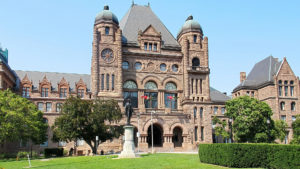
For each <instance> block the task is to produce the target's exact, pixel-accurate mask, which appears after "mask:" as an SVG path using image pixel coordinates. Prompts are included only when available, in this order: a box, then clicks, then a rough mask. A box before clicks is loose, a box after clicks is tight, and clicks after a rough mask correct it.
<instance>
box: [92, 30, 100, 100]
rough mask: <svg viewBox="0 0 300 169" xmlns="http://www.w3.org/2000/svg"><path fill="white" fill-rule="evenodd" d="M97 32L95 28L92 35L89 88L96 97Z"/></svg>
mask: <svg viewBox="0 0 300 169" xmlns="http://www.w3.org/2000/svg"><path fill="white" fill-rule="evenodd" d="M99 36H100V35H99V32H98V28H97V27H96V26H95V28H94V33H93V51H92V52H93V53H92V55H93V56H92V67H91V88H92V93H93V96H94V97H95V96H97V95H98V92H99V73H100V72H99V63H98V62H99V60H98V57H99V39H100V37H99Z"/></svg>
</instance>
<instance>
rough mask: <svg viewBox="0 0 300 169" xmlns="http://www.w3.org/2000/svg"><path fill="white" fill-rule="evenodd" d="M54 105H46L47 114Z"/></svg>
mask: <svg viewBox="0 0 300 169" xmlns="http://www.w3.org/2000/svg"><path fill="white" fill-rule="evenodd" d="M51 107H52V103H46V112H49V111H51Z"/></svg>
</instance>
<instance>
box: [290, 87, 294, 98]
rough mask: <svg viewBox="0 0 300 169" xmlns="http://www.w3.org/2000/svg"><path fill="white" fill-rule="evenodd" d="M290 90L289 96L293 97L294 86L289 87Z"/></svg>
mask: <svg viewBox="0 0 300 169" xmlns="http://www.w3.org/2000/svg"><path fill="white" fill-rule="evenodd" d="M290 89H291V96H294V86H291V87H290Z"/></svg>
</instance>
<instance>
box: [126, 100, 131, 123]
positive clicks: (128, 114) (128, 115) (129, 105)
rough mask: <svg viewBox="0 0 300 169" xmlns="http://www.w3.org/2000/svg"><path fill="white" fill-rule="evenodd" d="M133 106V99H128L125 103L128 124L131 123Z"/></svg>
mask: <svg viewBox="0 0 300 169" xmlns="http://www.w3.org/2000/svg"><path fill="white" fill-rule="evenodd" d="M132 112H133V109H132V106H131V101H130V100H129V99H128V100H127V102H126V104H125V115H126V116H127V125H130V118H131V116H132Z"/></svg>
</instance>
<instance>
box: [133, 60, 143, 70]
mask: <svg viewBox="0 0 300 169" xmlns="http://www.w3.org/2000/svg"><path fill="white" fill-rule="evenodd" d="M134 67H135V70H141V69H142V63H141V62H136V63H135V64H134Z"/></svg>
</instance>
